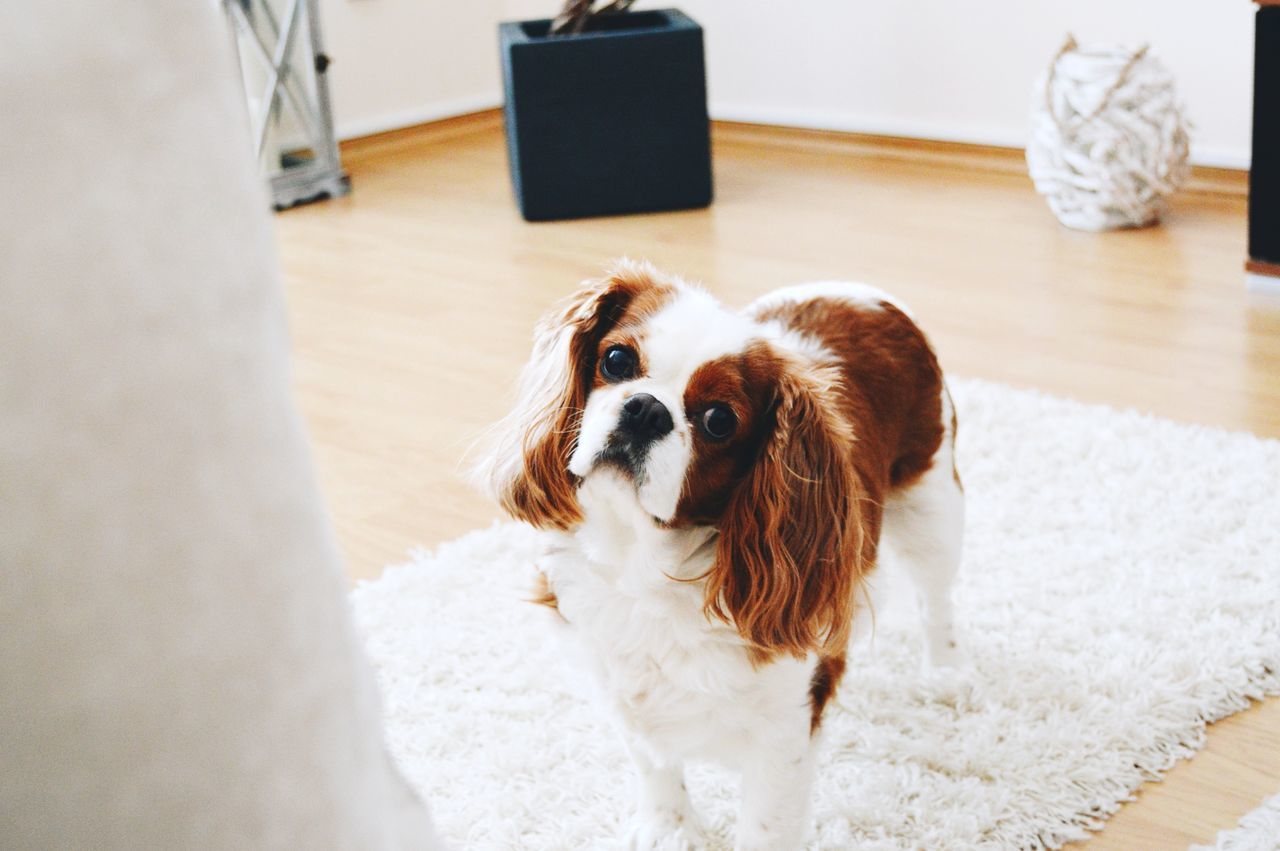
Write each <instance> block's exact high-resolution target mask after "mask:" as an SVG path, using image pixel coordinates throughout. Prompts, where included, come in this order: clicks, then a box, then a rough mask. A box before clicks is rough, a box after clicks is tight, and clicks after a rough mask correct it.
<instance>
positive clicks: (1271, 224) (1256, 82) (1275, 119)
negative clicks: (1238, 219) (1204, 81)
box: [1249, 6, 1280, 266]
mask: <svg viewBox="0 0 1280 851" xmlns="http://www.w3.org/2000/svg"><path fill="white" fill-rule="evenodd" d="M1257 16H1258V17H1257V34H1256V36H1255V38H1256V39H1257V41H1256V42H1255V47H1254V52H1255V55H1254V63H1253V165H1252V167H1251V168H1250V169H1249V257H1250V258H1251V259H1252V260H1254V261H1256V262H1259V263H1266V264H1268V265H1269V266H1280V6H1262V7H1259V9H1258V11H1257Z"/></svg>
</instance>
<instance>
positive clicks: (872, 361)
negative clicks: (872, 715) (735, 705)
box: [679, 298, 945, 663]
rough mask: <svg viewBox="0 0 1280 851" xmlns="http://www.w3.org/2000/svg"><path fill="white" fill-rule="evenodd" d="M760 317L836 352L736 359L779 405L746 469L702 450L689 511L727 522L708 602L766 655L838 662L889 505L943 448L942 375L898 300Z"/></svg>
mask: <svg viewBox="0 0 1280 851" xmlns="http://www.w3.org/2000/svg"><path fill="white" fill-rule="evenodd" d="M756 318H757V319H759V320H761V321H776V322H779V323H781V324H782V325H783V326H784V327H786V328H788V329H791V330H792V331H795V332H797V333H800V334H802V335H804V336H806V337H808V338H810V339H811V340H813V341H814V342H815V343H817V344H819V345H821V346H822V347H823V348H824V349H826V350H827V351H829V352H830V353H831V355H832V358H831V360H830V361H829V362H828V363H823V364H819V365H817V366H814V365H811V364H804V363H799V362H795V361H793V360H791V359H790V358H789V357H788V356H784V355H782V354H780V353H778V352H775V351H774V350H773V349H772V348H771V347H769V346H768V345H767V344H760V345H759V347H756V348H753V350H752V351H749V352H747V353H745V354H744V356H743V358H742V359H741V360H740V361H739V362H738V363H737V364H736V365H735V366H736V369H737V371H738V373H739V374H740V375H742V376H743V379H744V383H745V384H746V385H747V386H748V387H749V388H751V389H749V390H746V391H744V396H745V397H746V398H751V399H755V398H764V399H767V400H768V401H767V402H765V403H764V404H763V405H762V407H760V408H759V409H757V410H754V411H753V427H752V429H751V433H752V435H753V439H751V440H744V441H741V442H739V443H737V444H735V445H733V446H731V447H730V454H731V455H733V456H734V458H733V463H730V461H729V460H728V459H724V458H717V457H716V453H715V450H708V449H707V448H706V447H695V449H696V454H697V458H696V460H695V462H694V473H693V474H691V476H690V479H691V481H690V482H689V483H687V484H686V488H685V493H684V494H683V495H682V506H681V511H682V513H681V514H680V515H679V517H681V518H687V519H689V520H690V521H695V520H696V521H702V522H706V521H707V520H708V519H715V521H716V525H717V526H718V528H719V532H720V535H719V538H718V540H717V554H716V561H715V564H714V566H713V567H712V570H711V572H710V573H709V574H708V576H707V586H706V599H705V608H706V611H707V613H708V615H710V616H715V617H720V618H722V619H724V620H726V621H729V622H731V623H733V624H734V625H735V626H736V627H737V629H738V631H739V632H740V633H741V634H742V636H743V637H744V638H745V639H746V640H747V641H749V642H750V643H751V644H752V646H753V650H752V659H753V661H755V662H757V663H759V662H763V661H766V660H768V659H769V658H771V657H772V656H773V655H775V654H777V653H788V654H791V655H794V656H797V657H800V656H803V655H804V654H806V653H808V652H810V651H813V650H818V651H820V652H821V651H823V650H824V649H825V650H826V651H828V652H827V655H828V656H831V657H834V656H835V654H837V653H840V652H843V648H844V646H845V643H846V642H847V639H848V635H849V629H850V625H851V624H850V621H851V619H852V617H853V608H854V604H853V600H854V591H855V589H856V587H857V585H858V583H859V582H860V581H861V579H862V577H863V576H865V575H866V574H867V573H868V572H869V571H870V570H871V569H872V568H873V567H874V565H875V559H876V550H877V547H878V543H879V539H880V526H881V519H882V518H881V512H882V506H883V504H884V499H885V497H886V496H887V495H888V494H889V493H891V492H892V491H894V490H897V489H899V488H904V487H908V486H910V485H911V484H913V483H915V482H916V481H918V480H919V478H920V477H921V476H922V475H923V474H924V473H925V472H926V471H927V470H928V469H929V467H930V465H931V464H932V463H933V456H934V455H935V453H936V452H937V451H938V447H939V446H940V445H941V442H942V440H943V437H944V433H945V427H944V424H943V422H942V372H941V369H940V368H939V367H938V362H937V359H936V357H935V356H934V354H933V351H932V349H931V348H930V347H929V344H928V341H927V340H926V339H925V337H924V334H923V333H922V332H921V331H920V329H919V328H917V327H916V325H915V323H914V322H912V321H911V319H910V318H909V317H908V316H907V315H906V314H905V313H903V312H902V311H901V310H899V309H898V308H897V307H895V306H893V305H891V304H884V305H882V306H881V307H879V308H873V307H867V306H866V305H858V304H855V303H851V302H847V301H843V300H839V299H830V298H816V299H810V300H808V301H804V302H799V303H783V304H775V305H773V306H770V307H768V308H766V309H764V310H762V311H760V312H759V314H758V315H757V317H756ZM720 369H721V370H723V369H724V367H720ZM723 377H724V376H723V375H721V376H720V380H723ZM708 383H709V384H714V382H708ZM686 404H687V403H686ZM739 471H742V472H739ZM724 493H728V494H729V496H728V498H727V499H724V498H723V494H724ZM716 494H720V496H718V497H717V496H716ZM717 513H718V517H717Z"/></svg>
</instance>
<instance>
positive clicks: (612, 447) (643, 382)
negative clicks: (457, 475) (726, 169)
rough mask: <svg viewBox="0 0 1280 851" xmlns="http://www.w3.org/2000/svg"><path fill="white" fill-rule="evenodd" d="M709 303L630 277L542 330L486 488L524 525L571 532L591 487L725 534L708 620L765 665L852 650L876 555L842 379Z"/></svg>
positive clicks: (587, 297)
mask: <svg viewBox="0 0 1280 851" xmlns="http://www.w3.org/2000/svg"><path fill="white" fill-rule="evenodd" d="M774 336H775V335H771V334H770V332H769V331H768V329H767V328H765V327H764V326H762V325H760V324H758V323H756V322H755V321H753V320H752V319H750V318H748V317H745V316H743V315H742V314H739V313H735V312H731V311H729V310H727V309H725V308H724V307H723V306H722V305H721V304H720V303H719V302H717V301H716V300H715V299H714V298H712V297H711V296H710V295H709V294H708V293H706V292H705V291H703V290H701V289H698V288H696V287H692V286H689V285H687V284H684V283H682V282H680V281H678V280H676V279H674V278H670V277H667V276H664V275H661V274H660V273H658V272H657V271H656V270H654V269H653V268H652V267H650V266H648V265H645V264H634V263H625V262H624V263H622V264H619V265H618V266H617V267H616V268H615V269H614V270H613V272H612V273H611V274H610V275H609V276H608V277H606V278H605V279H603V280H601V281H598V282H592V283H590V284H588V285H586V286H584V287H583V288H582V289H581V290H579V291H578V292H577V293H575V294H574V295H573V296H571V297H570V298H569V299H567V300H566V301H564V302H562V303H561V304H560V305H558V306H557V307H555V308H554V309H553V310H552V311H551V312H550V313H549V314H548V315H547V316H546V317H544V319H543V320H542V322H541V323H540V324H539V326H538V328H537V331H536V332H535V335H534V349H533V355H532V357H531V359H530V361H529V363H528V364H527V365H526V367H525V369H524V373H523V375H522V377H521V380H520V386H519V401H518V403H517V405H516V408H515V410H514V411H512V413H511V414H510V415H509V416H508V417H507V418H506V419H505V420H503V422H502V423H500V424H499V426H498V429H497V439H496V440H495V442H494V446H493V448H492V449H491V451H490V453H489V455H488V458H487V459H486V461H485V462H484V463H483V464H482V468H481V473H482V477H483V478H484V479H485V481H486V482H487V484H488V485H489V487H490V489H491V491H492V492H493V494H494V496H495V497H496V498H497V499H498V501H499V502H500V503H501V504H502V506H503V508H504V509H506V511H507V512H508V513H510V514H511V515H512V516H514V517H516V518H519V519H521V520H525V521H527V522H529V523H531V524H533V525H535V526H539V527H543V528H556V529H564V530H569V529H573V528H575V527H576V526H577V525H578V524H580V523H581V522H582V520H583V506H582V504H581V501H580V496H581V493H580V489H581V488H582V486H583V483H584V482H589V481H590V480H591V478H592V477H593V476H597V475H600V476H606V475H607V476H612V477H614V478H620V479H621V480H623V481H624V482H625V483H626V486H625V490H626V492H627V494H628V497H627V498H628V499H633V500H634V502H635V504H636V506H638V508H639V509H640V510H641V511H642V512H643V515H645V516H646V517H647V520H646V522H651V523H652V524H654V525H655V526H657V527H661V528H668V529H680V528H684V527H691V526H710V527H714V528H715V529H716V530H717V532H718V540H717V543H716V548H717V552H716V558H715V563H714V566H713V567H712V569H711V571H710V572H709V573H708V574H707V575H706V580H707V584H706V610H707V612H708V613H709V614H711V615H715V616H718V617H720V618H723V619H724V620H727V621H730V622H731V623H733V624H734V625H735V626H736V627H737V628H738V630H739V631H740V632H741V633H742V635H743V637H744V638H746V639H747V640H748V641H750V642H751V643H752V644H753V645H754V646H755V647H757V648H758V649H759V650H760V651H761V652H765V653H769V652H778V651H783V652H790V653H795V654H802V653H805V652H807V651H809V650H812V649H816V648H818V647H821V646H823V645H824V644H834V645H839V644H840V643H841V642H842V641H843V640H844V639H845V638H846V635H845V634H844V632H845V629H846V627H847V622H848V613H849V607H850V606H851V605H852V596H853V594H852V592H853V588H852V585H853V582H854V579H855V578H856V576H857V575H858V573H859V572H860V570H859V569H858V568H859V564H858V560H859V558H860V554H861V550H862V545H863V541H862V533H861V529H862V526H861V523H860V519H859V494H860V490H859V486H858V479H857V476H856V475H855V471H854V469H853V464H852V461H851V450H852V446H853V435H852V434H851V433H850V430H849V426H848V424H847V421H846V420H845V418H843V417H842V416H841V415H840V414H839V408H838V404H839V403H838V397H837V385H838V382H839V372H838V366H837V365H834V364H828V365H815V364H814V363H812V362H810V361H809V360H806V359H803V358H800V357H799V356H797V355H796V354H794V353H792V352H791V351H790V350H788V349H787V348H785V347H783V346H780V345H778V343H777V341H776V339H774Z"/></svg>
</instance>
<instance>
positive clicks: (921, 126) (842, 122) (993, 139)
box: [710, 100, 1249, 169]
mask: <svg viewBox="0 0 1280 851" xmlns="http://www.w3.org/2000/svg"><path fill="white" fill-rule="evenodd" d="M710 112H711V117H712V118H713V119H717V120H720V121H742V122H746V123H748V124H774V125H778V126H782V127H799V128H802V129H805V130H836V131H839V132H844V133H866V134H869V135H873V136H900V137H905V138H908V139H929V140H935V141H946V142H965V143H968V144H972V145H994V146H996V147H999V148H1025V147H1026V145H1027V138H1026V135H1025V134H1024V133H1022V132H1020V131H1014V130H1010V129H1009V128H1007V127H994V126H985V125H968V126H962V125H958V124H951V123H947V122H940V121H907V120H903V119H900V118H893V117H887V116H876V115H865V114H860V113H855V112H846V111H844V110H836V109H809V108H805V107H799V108H796V107H776V106H757V105H754V104H745V103H731V102H728V103H727V102H724V101H714V100H713V101H712V102H711V105H710ZM1191 161H1192V162H1193V163H1195V164H1196V165H1205V166H1215V167H1219V168H1236V169H1248V168H1249V151H1248V150H1244V151H1238V150H1234V149H1229V148H1216V147H1204V146H1200V145H1195V144H1193V145H1192V146H1191Z"/></svg>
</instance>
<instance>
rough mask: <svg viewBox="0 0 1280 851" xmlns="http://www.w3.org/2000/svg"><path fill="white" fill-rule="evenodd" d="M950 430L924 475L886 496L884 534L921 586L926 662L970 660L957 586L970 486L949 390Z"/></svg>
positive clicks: (946, 399) (896, 558) (913, 580)
mask: <svg viewBox="0 0 1280 851" xmlns="http://www.w3.org/2000/svg"><path fill="white" fill-rule="evenodd" d="M943 412H944V414H945V416H944V420H943V421H944V423H945V425H946V433H945V434H944V435H943V438H942V445H941V446H939V448H938V451H937V452H936V453H935V454H934V457H933V463H932V465H931V466H930V467H929V469H928V470H927V471H925V473H924V475H923V476H921V477H920V478H919V479H917V480H916V481H915V482H913V483H912V484H911V485H909V486H907V487H904V488H902V489H900V490H898V491H895V492H894V493H892V494H890V496H889V497H888V498H887V499H886V500H885V511H884V527H883V534H884V539H885V543H886V544H887V545H888V549H889V551H890V553H891V555H892V558H893V560H894V561H895V562H896V563H897V564H900V565H901V569H902V571H903V572H904V573H905V574H906V575H907V577H908V578H909V579H910V580H911V584H912V585H913V586H915V589H916V594H917V598H918V600H919V603H920V617H921V620H922V625H923V627H924V643H925V663H926V664H927V665H929V666H939V667H949V666H955V665H958V664H960V663H962V662H963V661H964V654H963V651H962V649H961V647H960V644H959V642H958V639H957V637H956V628H955V614H954V610H953V606H952V602H951V589H952V585H953V583H954V580H955V576H956V572H957V571H958V570H959V567H960V553H961V547H962V543H963V539H964V489H963V488H962V487H961V485H960V477H959V474H958V473H957V472H956V468H955V460H954V450H953V437H954V433H953V428H954V427H953V425H952V423H953V420H952V418H951V400H950V398H949V397H948V396H947V394H946V393H945V391H944V394H943Z"/></svg>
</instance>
